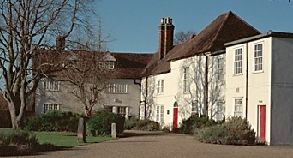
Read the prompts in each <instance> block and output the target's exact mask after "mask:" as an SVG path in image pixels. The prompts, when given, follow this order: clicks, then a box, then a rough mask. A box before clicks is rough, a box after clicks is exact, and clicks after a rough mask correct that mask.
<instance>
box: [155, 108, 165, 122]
mask: <svg viewBox="0 0 293 158" xmlns="http://www.w3.org/2000/svg"><path fill="white" fill-rule="evenodd" d="M156 117H157V122H160V123H164V105H161V106H160V105H158V106H157V116H156Z"/></svg>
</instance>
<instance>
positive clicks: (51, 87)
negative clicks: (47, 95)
mask: <svg viewBox="0 0 293 158" xmlns="http://www.w3.org/2000/svg"><path fill="white" fill-rule="evenodd" d="M43 84H44V89H45V90H46V91H59V84H60V82H59V81H56V80H51V79H47V80H45V81H44V82H43Z"/></svg>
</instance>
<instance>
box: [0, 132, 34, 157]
mask: <svg viewBox="0 0 293 158" xmlns="http://www.w3.org/2000/svg"><path fill="white" fill-rule="evenodd" d="M0 142H1V143H0V146H2V148H5V147H8V146H11V145H12V146H16V147H17V151H18V152H21V153H28V152H31V151H32V150H33V149H35V148H36V147H37V146H38V145H39V143H38V140H37V138H36V135H35V134H32V133H30V132H28V131H22V130H14V131H12V132H5V133H0Z"/></svg>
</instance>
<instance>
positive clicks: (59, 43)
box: [56, 36, 65, 51]
mask: <svg viewBox="0 0 293 158" xmlns="http://www.w3.org/2000/svg"><path fill="white" fill-rule="evenodd" d="M64 49H65V37H64V36H58V37H57V38H56V50H57V51H62V50H64Z"/></svg>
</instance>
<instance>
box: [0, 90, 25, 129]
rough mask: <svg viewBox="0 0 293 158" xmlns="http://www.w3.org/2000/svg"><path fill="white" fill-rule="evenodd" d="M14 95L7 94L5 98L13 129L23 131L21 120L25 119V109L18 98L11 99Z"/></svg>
mask: <svg viewBox="0 0 293 158" xmlns="http://www.w3.org/2000/svg"><path fill="white" fill-rule="evenodd" d="M11 95H13V94H10V95H9V94H8V93H7V92H5V94H4V98H5V100H6V101H7V104H8V108H9V113H10V119H11V124H12V128H13V129H21V119H22V117H23V112H24V109H25V108H24V107H22V106H21V105H20V104H21V103H20V101H19V98H18V97H11Z"/></svg>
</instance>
